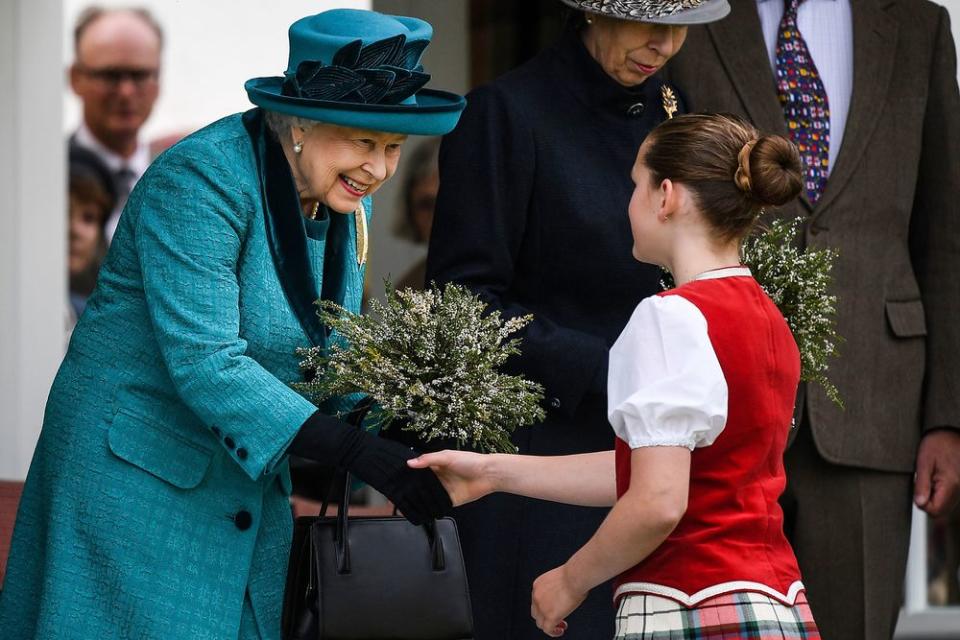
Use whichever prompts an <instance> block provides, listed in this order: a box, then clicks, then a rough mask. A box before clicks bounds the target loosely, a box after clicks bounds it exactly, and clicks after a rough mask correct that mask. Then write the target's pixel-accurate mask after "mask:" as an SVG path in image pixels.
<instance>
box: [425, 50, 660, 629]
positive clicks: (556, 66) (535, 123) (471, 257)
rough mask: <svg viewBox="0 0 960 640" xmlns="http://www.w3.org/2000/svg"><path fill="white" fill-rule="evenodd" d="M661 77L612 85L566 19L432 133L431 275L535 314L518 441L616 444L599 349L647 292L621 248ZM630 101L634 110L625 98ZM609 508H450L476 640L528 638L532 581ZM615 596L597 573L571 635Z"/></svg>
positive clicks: (648, 278) (653, 286)
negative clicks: (531, 420) (536, 415)
mask: <svg viewBox="0 0 960 640" xmlns="http://www.w3.org/2000/svg"><path fill="white" fill-rule="evenodd" d="M660 87H661V82H660V80H659V79H657V78H651V79H649V80H647V81H646V82H645V83H643V84H642V85H640V86H639V87H636V88H633V89H631V90H628V89H626V88H624V87H622V86H621V85H619V84H617V83H616V82H614V81H613V80H612V79H611V78H610V77H609V76H607V75H606V73H605V72H604V71H603V70H602V68H601V67H600V66H599V65H598V64H597V63H596V62H595V61H594V60H593V58H592V57H590V55H589V54H588V52H587V51H586V49H585V48H584V46H583V44H582V43H581V42H580V38H579V36H578V34H576V33H572V32H571V33H568V34H566V35H565V36H564V37H563V38H562V39H561V41H560V42H558V43H557V44H556V45H554V46H553V47H551V48H549V49H548V50H546V51H544V52H543V53H541V54H540V55H539V56H538V57H536V58H534V59H533V60H531V61H530V62H528V63H527V64H525V65H524V66H522V67H520V68H518V69H516V70H514V71H512V72H511V73H508V74H506V75H504V76H502V77H501V78H499V79H497V80H496V81H494V82H493V83H492V84H490V85H487V86H485V87H481V88H479V89H477V90H476V91H474V92H472V93H471V94H470V95H469V96H468V103H467V108H466V111H465V112H464V114H463V117H462V118H461V120H460V125H459V126H458V127H457V129H456V130H455V131H454V132H453V133H451V134H450V135H449V136H447V138H446V139H445V140H444V142H443V145H442V148H441V153H440V193H439V197H438V201H437V211H436V218H435V221H434V226H433V232H432V234H431V239H430V253H429V258H428V264H427V281H430V280H436V281H437V282H439V283H443V282H447V281H454V282H459V283H461V284H464V285H467V286H468V287H470V288H471V289H472V290H473V291H475V292H476V293H478V294H479V295H480V296H481V297H483V298H484V299H485V300H486V301H488V302H489V303H490V304H491V305H492V306H493V307H494V308H496V309H500V310H501V311H503V313H504V315H505V316H516V315H521V314H527V313H532V314H533V315H534V317H535V320H534V322H533V323H532V324H531V325H530V326H528V327H527V328H526V329H525V330H524V332H523V343H522V345H521V349H522V351H523V354H522V355H521V356H519V357H516V358H514V359H513V360H512V361H511V362H510V363H509V365H510V366H511V367H512V369H513V370H514V371H520V372H522V373H523V374H525V375H526V376H528V377H529V378H531V379H533V380H536V381H538V382H540V383H542V384H543V385H544V386H545V389H546V398H547V399H548V400H545V406H547V407H548V413H547V416H548V417H547V420H546V421H545V422H544V423H542V424H539V425H535V426H533V427H532V428H522V429H520V430H518V431H517V433H516V434H515V437H514V441H515V442H516V444H517V445H518V446H519V448H520V451H521V452H522V453H532V454H541V455H562V454H571V453H580V452H587V451H600V450H607V449H612V448H613V444H614V434H613V431H612V429H611V427H610V425H609V424H608V422H607V418H606V398H605V388H606V366H607V350H608V348H609V346H610V345H612V344H613V342H614V341H615V340H616V338H617V336H618V335H619V333H620V331H621V330H622V329H623V327H624V325H625V324H626V322H627V320H628V319H629V317H630V314H631V313H632V311H633V309H634V307H635V306H636V305H637V304H638V303H639V302H640V300H642V299H643V298H645V297H647V296H649V295H651V294H654V293H656V292H657V291H658V290H659V270H658V269H656V268H654V267H652V266H649V265H643V264H640V263H638V262H636V261H635V260H634V259H633V256H632V254H631V248H632V245H633V240H632V235H631V231H630V223H629V220H628V217H627V204H628V202H629V200H630V196H631V193H632V191H633V183H632V180H631V178H630V173H631V169H632V166H633V162H634V159H635V157H636V154H637V150H638V149H639V147H640V144H641V143H642V141H643V139H644V138H645V136H646V135H647V133H649V131H650V130H651V129H652V128H653V127H654V126H656V125H657V124H659V123H660V122H661V121H662V120H663V119H664V118H665V117H666V114H665V112H664V110H663V108H662V106H661V105H662V98H661V95H660ZM638 103H642V104H644V105H646V106H645V108H644V109H643V110H642V113H637V111H638V109H633V110H632V111H631V106H633V105H636V104H638ZM550 399H552V400H550ZM610 473H611V474H613V469H611V470H610ZM605 514H606V510H605V509H588V508H579V507H567V506H561V505H556V504H551V503H547V502H541V501H532V500H526V499H523V498H518V497H514V496H506V495H497V496H492V497H490V498H486V499H484V500H482V501H480V502H479V503H475V504H472V505H468V506H466V507H463V508H461V509H459V510H458V514H457V520H458V524H459V530H460V535H461V537H462V541H463V548H464V553H465V556H466V563H467V572H468V574H469V580H470V589H471V593H472V596H473V600H474V620H475V624H476V638H477V640H505V639H516V638H531V639H534V638H536V639H537V640H540V639H541V638H542V637H543V634H542V632H540V631H539V630H537V628H536V627H535V625H534V624H533V621H532V619H531V617H530V589H531V586H532V583H533V580H534V579H535V578H537V577H538V576H539V575H540V574H541V573H543V572H545V571H548V570H550V569H553V568H554V567H556V566H558V565H560V564H562V563H563V562H564V561H566V560H567V559H568V558H569V556H570V555H571V554H572V553H573V552H574V551H576V550H577V549H578V548H579V547H580V546H581V545H582V544H584V543H585V542H586V541H587V540H588V539H589V537H590V536H591V535H592V534H593V532H594V531H595V530H596V528H597V527H598V526H599V524H600V522H601V520H602V519H603V517H604V516H605ZM612 595H613V594H612V591H611V589H610V587H609V585H607V586H601V587H598V588H596V589H594V591H593V592H592V593H591V595H590V597H589V598H588V599H587V601H586V602H585V603H584V604H583V605H582V606H581V607H580V609H578V611H577V612H576V613H574V614H573V616H571V617H570V619H569V621H570V632H569V633H568V635H569V636H570V637H571V638H576V639H577V640H580V639H584V638H587V639H592V638H597V639H598V640H599V639H601V638H602V639H603V640H609V638H610V637H611V635H612V629H613V619H614V611H613V607H612V602H611V600H612ZM571 634H573V635H571Z"/></svg>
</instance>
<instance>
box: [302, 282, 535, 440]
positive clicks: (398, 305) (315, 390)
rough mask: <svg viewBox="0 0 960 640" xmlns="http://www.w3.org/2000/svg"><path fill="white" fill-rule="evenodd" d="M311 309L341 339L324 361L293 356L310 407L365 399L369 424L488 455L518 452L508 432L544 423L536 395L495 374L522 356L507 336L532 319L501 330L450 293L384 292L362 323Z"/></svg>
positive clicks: (328, 308) (520, 382) (331, 309)
mask: <svg viewBox="0 0 960 640" xmlns="http://www.w3.org/2000/svg"><path fill="white" fill-rule="evenodd" d="M317 304H318V306H319V311H318V314H319V316H320V318H321V320H322V321H323V322H324V323H325V324H326V325H327V326H329V327H330V328H331V329H333V330H334V332H335V334H337V335H338V336H339V338H340V339H338V340H337V341H336V342H335V343H334V345H333V346H331V347H330V349H329V350H328V351H327V352H326V353H324V352H323V351H322V350H320V349H318V348H311V349H300V350H299V351H298V353H299V355H300V356H301V357H302V358H303V361H302V362H301V367H303V368H304V369H307V370H313V371H315V372H316V376H315V378H314V379H313V380H312V381H310V382H304V383H298V384H295V385H294V386H295V387H296V388H297V389H299V390H300V391H301V392H304V393H306V394H307V395H308V396H310V397H311V398H312V399H313V400H314V401H315V402H316V403H318V404H319V403H321V402H323V401H325V400H327V399H328V398H331V397H334V396H340V395H346V394H351V393H364V394H367V395H370V396H372V397H373V399H374V400H375V401H376V404H377V405H378V408H377V409H376V412H377V413H376V418H375V421H376V422H377V423H379V424H380V425H382V426H383V427H384V428H390V423H391V422H393V421H394V420H395V419H397V418H400V419H402V421H404V422H402V424H403V427H402V428H403V429H404V430H405V431H407V430H409V431H413V432H415V433H416V434H417V435H418V436H419V437H420V438H421V439H423V440H424V441H427V442H429V441H430V440H433V439H435V438H440V439H452V440H455V441H456V443H457V445H458V446H460V447H464V446H467V447H470V448H473V449H477V450H480V451H486V452H493V451H502V452H514V451H516V447H514V445H513V443H512V442H511V441H510V434H511V433H512V432H513V430H514V429H515V428H516V427H519V426H523V425H528V424H531V423H533V422H538V421H540V420H543V418H544V412H543V409H542V408H541V407H540V401H541V400H542V398H543V388H542V387H541V386H540V385H539V384H536V383H534V382H531V381H529V380H526V379H524V378H522V377H520V376H511V375H506V374H504V373H501V372H500V371H499V370H498V369H499V367H500V366H501V365H502V364H503V363H504V362H505V361H506V360H507V358H509V357H510V356H511V355H514V354H517V353H519V352H520V349H519V344H520V340H519V339H518V338H509V336H511V335H512V334H514V333H516V332H517V331H519V330H520V329H521V328H523V327H524V326H526V325H527V324H528V323H529V322H530V320H531V319H532V317H531V316H524V317H519V318H512V319H510V320H507V321H506V322H503V321H501V318H500V313H499V312H492V313H485V310H486V304H485V303H483V302H482V301H480V300H479V299H478V298H477V297H476V296H474V295H473V294H471V293H470V292H469V291H467V290H466V289H465V288H463V287H461V286H458V285H454V284H447V285H446V286H445V287H443V288H442V289H441V288H438V287H436V286H431V287H430V288H429V289H428V290H426V291H414V290H412V289H405V290H402V291H397V290H396V289H394V288H393V286H392V285H391V284H390V283H389V282H387V283H386V302H385V303H381V302H379V301H376V300H374V301H372V302H371V304H370V308H371V314H370V315H356V314H353V313H350V312H349V311H347V310H346V309H344V308H343V307H341V306H339V305H337V304H335V303H332V302H330V301H318V303H317ZM393 428H397V427H396V426H394V427H393Z"/></svg>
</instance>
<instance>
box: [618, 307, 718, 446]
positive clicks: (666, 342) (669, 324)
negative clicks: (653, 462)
mask: <svg viewBox="0 0 960 640" xmlns="http://www.w3.org/2000/svg"><path fill="white" fill-rule="evenodd" d="M607 393H608V401H609V404H608V412H607V413H608V417H609V419H610V424H611V425H613V430H614V432H615V433H616V434H617V436H618V437H619V438H620V439H622V440H623V441H625V442H626V443H627V444H628V445H629V446H630V448H631V449H636V448H638V447H656V446H674V447H687V448H688V449H690V450H691V451H692V450H693V449H694V448H696V447H706V446H709V445H711V444H713V442H714V440H716V439H717V436H719V435H720V433H721V432H722V431H723V427H724V425H725V424H726V421H727V382H726V380H725V379H724V376H723V371H722V370H721V368H720V363H719V361H718V360H717V354H716V352H715V351H714V350H713V345H712V344H711V342H710V337H709V336H708V334H707V320H706V318H704V316H703V314H702V313H701V312H700V310H699V309H697V307H696V306H695V305H694V304H693V303H692V302H690V301H688V300H686V299H685V298H683V297H681V296H679V295H671V296H652V297H650V298H646V299H645V300H643V301H642V302H641V303H640V304H639V305H637V308H636V309H635V310H634V312H633V315H632V316H631V318H630V321H629V322H628V323H627V326H626V328H625V329H624V330H623V332H622V333H621V334H620V337H619V338H617V341H616V343H615V344H614V345H613V347H612V348H611V349H610V369H609V377H608V384H607Z"/></svg>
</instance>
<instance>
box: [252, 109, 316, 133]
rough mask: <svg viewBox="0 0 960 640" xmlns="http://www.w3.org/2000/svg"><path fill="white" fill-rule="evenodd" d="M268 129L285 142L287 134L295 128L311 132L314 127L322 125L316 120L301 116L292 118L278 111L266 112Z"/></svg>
mask: <svg viewBox="0 0 960 640" xmlns="http://www.w3.org/2000/svg"><path fill="white" fill-rule="evenodd" d="M264 117H265V118H266V122H267V128H268V129H269V130H270V132H271V133H273V135H274V136H276V138H277V140H283V138H284V137H285V136H287V134H289V133H290V131H291V130H292V129H294V128H301V129H304V130H307V131H309V130H310V129H311V128H313V127H314V126H316V125H318V124H320V123H319V122H317V121H316V120H310V119H308V118H301V117H300V116H291V115H287V114H285V113H279V112H277V111H264Z"/></svg>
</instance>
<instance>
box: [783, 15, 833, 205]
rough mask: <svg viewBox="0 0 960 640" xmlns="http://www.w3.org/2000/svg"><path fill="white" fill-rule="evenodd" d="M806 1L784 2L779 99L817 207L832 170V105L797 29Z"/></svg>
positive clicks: (805, 179) (808, 190) (810, 196)
mask: <svg viewBox="0 0 960 640" xmlns="http://www.w3.org/2000/svg"><path fill="white" fill-rule="evenodd" d="M802 1H803V0H785V8H784V12H783V19H782V20H781V21H780V29H779V32H778V35H777V97H778V98H779V99H780V105H781V106H782V107H783V115H784V117H785V119H786V122H787V130H788V131H789V132H790V139H791V140H793V142H794V144H796V145H797V148H798V149H800V157H801V158H802V159H803V164H804V185H805V187H806V191H807V199H809V200H810V204H816V203H817V200H818V199H819V198H820V195H821V194H822V193H823V189H824V187H825V186H826V184H827V175H828V173H829V169H830V103H829V102H828V101H827V92H826V90H825V89H824V88H823V81H822V80H821V79H820V73H819V72H818V71H817V66H816V65H815V64H814V63H813V58H812V57H811V56H810V51H809V50H808V49H807V43H806V42H804V40H803V36H801V35H800V31H799V29H797V8H798V7H799V6H800V3H801V2H802Z"/></svg>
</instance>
